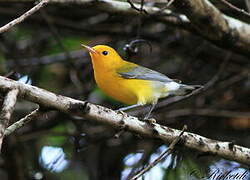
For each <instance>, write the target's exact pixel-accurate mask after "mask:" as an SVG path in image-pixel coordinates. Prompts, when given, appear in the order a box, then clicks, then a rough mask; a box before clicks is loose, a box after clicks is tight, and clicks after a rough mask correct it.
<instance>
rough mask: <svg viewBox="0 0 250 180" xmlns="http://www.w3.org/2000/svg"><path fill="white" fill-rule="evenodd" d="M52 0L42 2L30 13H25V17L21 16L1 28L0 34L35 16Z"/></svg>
mask: <svg viewBox="0 0 250 180" xmlns="http://www.w3.org/2000/svg"><path fill="white" fill-rule="evenodd" d="M49 1H50V0H42V1H41V2H40V3H38V4H37V5H36V6H34V7H33V8H31V9H30V10H29V11H27V12H26V13H24V14H23V15H21V16H20V17H18V18H16V19H14V20H13V21H11V22H9V23H8V24H6V25H4V26H2V27H1V28H0V33H3V32H5V31H7V30H8V29H10V28H11V27H13V26H15V25H16V24H19V23H21V22H22V21H24V20H25V19H26V18H27V17H29V16H30V15H32V14H34V13H35V12H36V11H38V10H39V9H40V8H42V7H44V6H45V5H47V4H48V3H49Z"/></svg>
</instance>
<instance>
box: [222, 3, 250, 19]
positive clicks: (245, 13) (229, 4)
mask: <svg viewBox="0 0 250 180" xmlns="http://www.w3.org/2000/svg"><path fill="white" fill-rule="evenodd" d="M220 1H221V2H222V3H224V4H225V5H227V6H228V7H230V8H232V9H234V10H236V11H238V12H240V13H242V14H244V15H246V16H248V17H250V14H249V13H248V12H246V11H245V10H244V9H240V8H238V7H236V6H234V5H233V4H231V3H230V2H228V1H226V0H220Z"/></svg>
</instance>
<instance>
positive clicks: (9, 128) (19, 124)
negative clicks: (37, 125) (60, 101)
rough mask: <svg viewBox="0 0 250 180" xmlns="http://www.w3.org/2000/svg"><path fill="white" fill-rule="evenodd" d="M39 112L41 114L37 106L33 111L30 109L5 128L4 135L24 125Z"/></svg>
mask: <svg viewBox="0 0 250 180" xmlns="http://www.w3.org/2000/svg"><path fill="white" fill-rule="evenodd" d="M41 114H42V112H41V111H39V108H37V109H35V110H34V111H32V112H31V113H30V114H28V115H27V116H25V117H24V118H22V119H20V120H19V121H17V122H15V123H14V124H12V125H11V126H9V127H8V128H6V129H5V132H4V135H5V136H8V135H10V134H11V133H13V132H14V131H16V130H17V129H19V128H21V127H22V126H24V125H25V124H27V123H28V122H30V121H31V120H33V119H35V118H37V117H38V116H39V115H41Z"/></svg>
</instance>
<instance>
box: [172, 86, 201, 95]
mask: <svg viewBox="0 0 250 180" xmlns="http://www.w3.org/2000/svg"><path fill="white" fill-rule="evenodd" d="M199 88H203V86H202V85H185V84H180V87H179V89H178V90H177V91H175V95H177V96H184V95H186V94H189V93H191V92H193V91H194V90H196V89H199Z"/></svg>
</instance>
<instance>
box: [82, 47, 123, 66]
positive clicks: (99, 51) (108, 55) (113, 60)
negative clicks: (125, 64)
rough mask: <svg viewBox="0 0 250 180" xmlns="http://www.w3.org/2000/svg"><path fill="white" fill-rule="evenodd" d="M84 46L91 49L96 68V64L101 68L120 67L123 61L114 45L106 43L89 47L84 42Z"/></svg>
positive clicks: (90, 52)
mask: <svg viewBox="0 0 250 180" xmlns="http://www.w3.org/2000/svg"><path fill="white" fill-rule="evenodd" d="M82 46H83V47H84V48H86V49H87V50H88V51H89V54H90V56H91V60H92V63H93V65H94V68H95V66H98V67H99V68H115V67H119V66H120V64H121V62H122V61H123V60H122V58H121V57H120V55H119V54H118V53H117V52H116V50H114V49H113V48H112V47H109V46H106V45H97V46H94V47H89V46H86V45H83V44H82Z"/></svg>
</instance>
